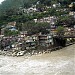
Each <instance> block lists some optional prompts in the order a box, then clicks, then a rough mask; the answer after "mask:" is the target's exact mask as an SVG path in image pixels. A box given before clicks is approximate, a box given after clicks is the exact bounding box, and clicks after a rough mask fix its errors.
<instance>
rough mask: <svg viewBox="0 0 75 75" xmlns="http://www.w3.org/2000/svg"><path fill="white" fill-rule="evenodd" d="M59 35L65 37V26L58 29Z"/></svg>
mask: <svg viewBox="0 0 75 75" xmlns="http://www.w3.org/2000/svg"><path fill="white" fill-rule="evenodd" d="M57 35H58V36H64V27H63V26H58V27H57Z"/></svg>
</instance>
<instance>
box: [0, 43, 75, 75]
mask: <svg viewBox="0 0 75 75" xmlns="http://www.w3.org/2000/svg"><path fill="white" fill-rule="evenodd" d="M74 67H75V44H74V45H71V46H68V47H65V48H63V49H61V50H57V51H53V52H51V53H47V54H39V55H33V56H31V57H25V56H23V57H7V56H0V75H74V74H75V68H74Z"/></svg>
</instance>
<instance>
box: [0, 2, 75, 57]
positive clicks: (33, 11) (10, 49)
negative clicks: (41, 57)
mask: <svg viewBox="0 0 75 75" xmlns="http://www.w3.org/2000/svg"><path fill="white" fill-rule="evenodd" d="M74 4H75V2H72V3H70V4H69V5H68V7H67V8H65V7H64V8H62V6H61V4H60V3H56V4H52V5H50V6H42V7H40V6H38V5H39V1H38V2H37V3H36V5H32V6H31V7H29V8H23V7H19V10H18V11H17V14H27V15H29V16H30V15H31V16H34V18H32V20H31V21H33V24H41V23H48V27H46V28H45V27H42V28H41V30H40V31H37V32H36V31H35V30H38V28H39V27H38V28H37V29H36V27H35V28H34V27H33V28H32V30H34V31H33V32H34V33H33V32H32V30H31V27H30V29H29V30H30V31H29V30H26V28H25V26H24V23H23V22H21V23H20V24H21V26H20V27H19V25H18V26H17V21H12V22H8V23H7V24H5V25H2V26H1V29H0V51H3V52H4V51H6V53H7V54H8V55H12V56H15V55H17V56H18V55H21V54H22V55H23V54H26V53H29V52H31V54H36V53H39V52H40V53H41V51H42V52H46V51H47V50H49V51H51V50H52V49H53V47H55V48H57V47H65V46H66V45H67V44H70V43H72V44H73V43H74V42H75V25H74V24H75V11H73V10H72V7H73V6H74ZM37 6H38V7H37ZM39 7H40V8H39ZM51 9H54V10H55V9H56V10H55V11H56V12H60V17H65V16H66V17H68V18H67V20H63V19H60V18H59V15H58V16H57V15H49V13H51V11H49V10H51ZM52 12H53V10H52ZM61 13H64V14H61ZM66 13H67V14H66ZM38 14H39V18H38V17H35V16H37V15H38ZM42 14H45V16H42ZM70 17H71V19H73V20H69V18H70ZM21 20H22V19H21ZM71 21H72V22H71ZM58 24H61V25H62V26H58ZM71 24H72V25H71ZM20 28H21V31H20V30H19V29H20ZM43 28H44V29H45V30H44V29H43ZM41 31H42V32H41ZM46 31H47V33H46ZM44 32H45V33H44ZM29 33H32V34H29ZM20 52H22V53H20ZM1 53H2V52H1ZM6 53H5V52H4V54H5V55H7V54H6Z"/></svg>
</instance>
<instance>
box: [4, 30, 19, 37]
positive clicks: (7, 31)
mask: <svg viewBox="0 0 75 75" xmlns="http://www.w3.org/2000/svg"><path fill="white" fill-rule="evenodd" d="M17 34H19V31H11V30H8V29H5V30H4V35H5V36H11V35H17Z"/></svg>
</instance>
